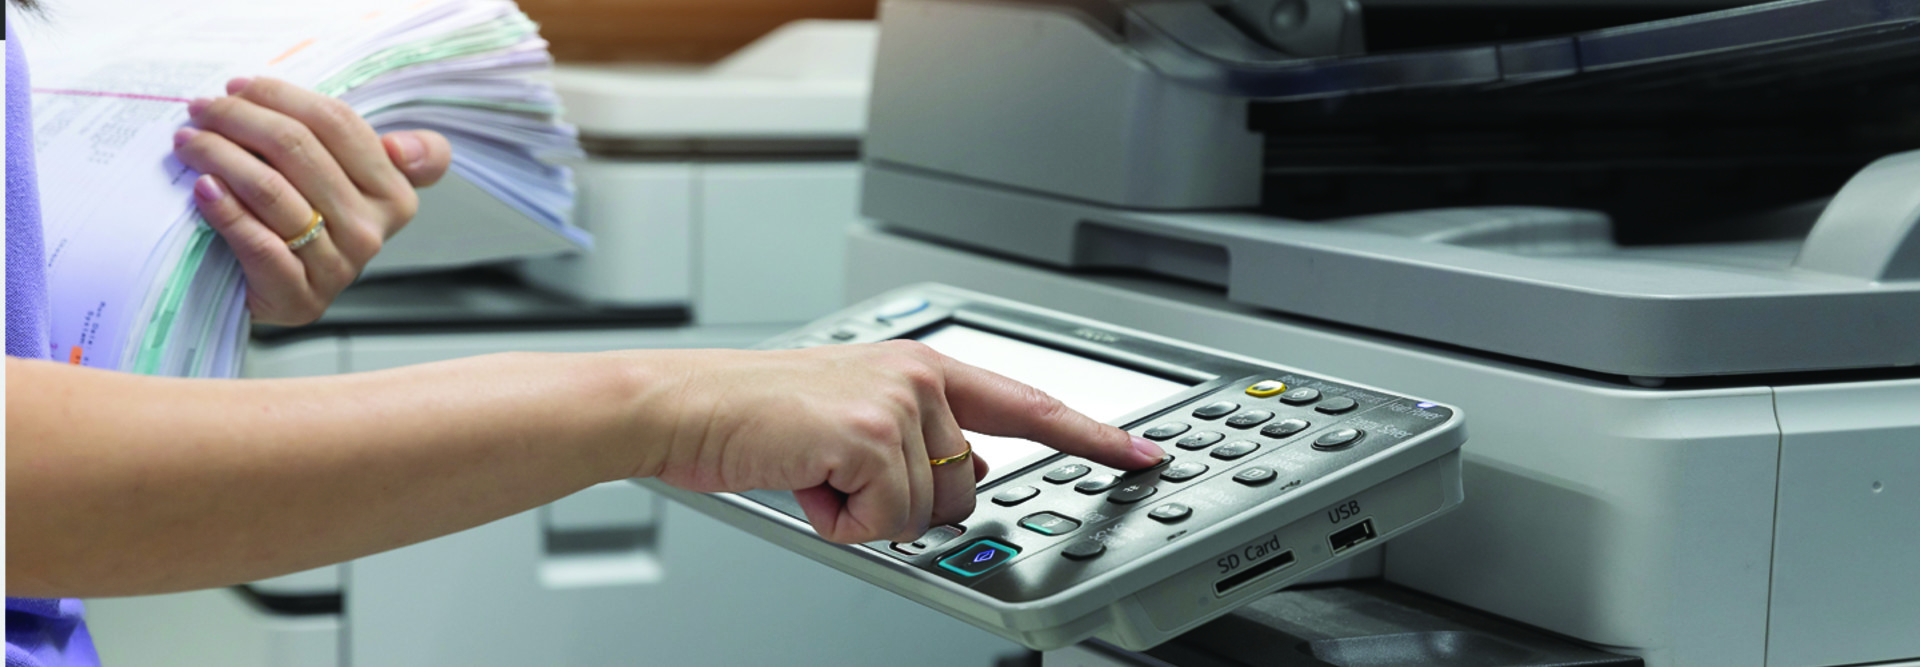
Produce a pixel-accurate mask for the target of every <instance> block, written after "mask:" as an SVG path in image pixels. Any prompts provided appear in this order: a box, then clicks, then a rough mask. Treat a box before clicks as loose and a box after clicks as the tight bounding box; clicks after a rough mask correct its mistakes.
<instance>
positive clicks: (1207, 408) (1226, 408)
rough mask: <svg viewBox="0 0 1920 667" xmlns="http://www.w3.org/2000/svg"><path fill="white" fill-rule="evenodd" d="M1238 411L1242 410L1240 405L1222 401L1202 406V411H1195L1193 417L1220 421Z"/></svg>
mask: <svg viewBox="0 0 1920 667" xmlns="http://www.w3.org/2000/svg"><path fill="white" fill-rule="evenodd" d="M1238 409H1240V404H1239V403H1235V402H1233V401H1220V402H1218V403H1208V404H1206V405H1203V406H1200V409H1198V410H1194V411H1193V416H1194V418H1196V419H1219V418H1221V417H1225V416H1227V415H1230V414H1233V411H1234V410H1238Z"/></svg>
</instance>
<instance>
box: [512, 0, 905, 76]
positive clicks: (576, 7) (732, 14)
mask: <svg viewBox="0 0 1920 667" xmlns="http://www.w3.org/2000/svg"><path fill="white" fill-rule="evenodd" d="M519 2H520V8H521V9H522V10H524V11H526V13H527V15H528V16H530V17H532V18H533V20H535V21H538V22H539V23H540V33H541V34H542V35H544V36H545V37H546V38H547V41H549V42H552V44H553V46H552V50H553V55H554V57H555V58H557V59H559V60H560V61H562V62H620V61H655V62H659V61H664V62H711V61H714V60H717V59H719V58H720V57H722V56H725V55H727V54H728V53H732V52H733V51H735V50H738V49H739V48H740V47H742V46H746V45H747V44H748V43H750V42H752V41H753V40H755V39H757V38H759V37H760V36H762V35H765V34H767V33H768V32H770V31H772V30H773V29H774V28H777V27H779V26H781V25H784V24H786V23H787V22H790V21H793V20H795V19H802V18H825V19H871V18H873V16H874V9H875V6H876V4H877V0H519Z"/></svg>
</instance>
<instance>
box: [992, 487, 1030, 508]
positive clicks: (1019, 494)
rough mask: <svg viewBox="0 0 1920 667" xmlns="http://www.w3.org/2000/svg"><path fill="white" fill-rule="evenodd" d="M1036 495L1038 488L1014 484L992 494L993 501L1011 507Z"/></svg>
mask: <svg viewBox="0 0 1920 667" xmlns="http://www.w3.org/2000/svg"><path fill="white" fill-rule="evenodd" d="M1037 495H1040V489H1037V488H1034V487H1031V486H1016V487H1012V488H1009V489H1006V490H1003V491H1001V492H999V493H996V494H993V503H994V504H995V505H1001V506H1004V507H1012V506H1014V505H1018V504H1020V503H1024V502H1027V501H1029V500H1032V499H1033V497H1034V496H1037Z"/></svg>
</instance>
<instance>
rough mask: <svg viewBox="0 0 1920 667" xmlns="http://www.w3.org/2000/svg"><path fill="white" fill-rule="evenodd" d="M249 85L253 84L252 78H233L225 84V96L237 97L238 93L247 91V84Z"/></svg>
mask: <svg viewBox="0 0 1920 667" xmlns="http://www.w3.org/2000/svg"><path fill="white" fill-rule="evenodd" d="M249 83H253V77H250V76H242V77H235V78H234V79H233V80H232V81H228V82H227V94H228V95H239V94H240V91H242V90H246V89H247V84H249Z"/></svg>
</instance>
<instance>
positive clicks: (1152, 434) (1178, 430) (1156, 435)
mask: <svg viewBox="0 0 1920 667" xmlns="http://www.w3.org/2000/svg"><path fill="white" fill-rule="evenodd" d="M1191 428H1193V427H1192V426H1188V425H1186V424H1182V423H1180V422H1167V423H1165V424H1161V425H1159V426H1155V427H1153V428H1150V429H1147V430H1146V431H1144V432H1142V433H1141V434H1140V437H1143V438H1146V439H1148V440H1165V439H1167V438H1171V437H1173V436H1176V435H1180V434H1182V433H1186V432H1187V430H1188V429H1191Z"/></svg>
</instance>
